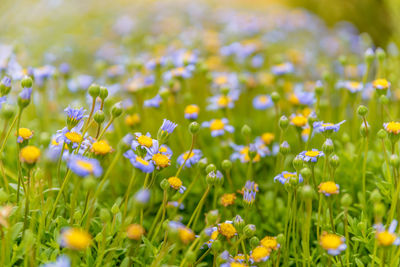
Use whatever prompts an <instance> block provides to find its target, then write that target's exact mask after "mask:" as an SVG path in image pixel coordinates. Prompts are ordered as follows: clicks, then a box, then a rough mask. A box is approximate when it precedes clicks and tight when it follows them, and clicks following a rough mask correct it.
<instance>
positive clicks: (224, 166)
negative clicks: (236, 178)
mask: <svg viewBox="0 0 400 267" xmlns="http://www.w3.org/2000/svg"><path fill="white" fill-rule="evenodd" d="M221 167H222V169H223V170H224V171H229V170H230V169H232V161H230V160H229V159H224V160H223V161H222V163H221Z"/></svg>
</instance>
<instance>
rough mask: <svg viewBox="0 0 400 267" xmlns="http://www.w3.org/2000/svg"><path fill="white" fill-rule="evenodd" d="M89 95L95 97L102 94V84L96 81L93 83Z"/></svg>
mask: <svg viewBox="0 0 400 267" xmlns="http://www.w3.org/2000/svg"><path fill="white" fill-rule="evenodd" d="M88 92H89V95H90V96H91V97H93V98H96V97H98V96H99V94H100V86H98V85H97V84H95V83H92V84H91V85H90V86H89V89H88Z"/></svg>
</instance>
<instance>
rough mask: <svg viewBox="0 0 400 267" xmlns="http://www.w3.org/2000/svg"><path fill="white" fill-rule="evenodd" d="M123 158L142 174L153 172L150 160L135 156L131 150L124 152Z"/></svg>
mask: <svg viewBox="0 0 400 267" xmlns="http://www.w3.org/2000/svg"><path fill="white" fill-rule="evenodd" d="M124 157H125V158H127V159H129V161H130V162H131V164H132V165H133V167H135V168H137V169H139V170H141V171H142V172H144V173H151V172H153V171H154V165H153V163H152V162H151V161H150V160H148V159H144V158H142V157H140V156H138V155H136V154H135V153H134V152H133V151H132V150H128V151H126V152H125V153H124Z"/></svg>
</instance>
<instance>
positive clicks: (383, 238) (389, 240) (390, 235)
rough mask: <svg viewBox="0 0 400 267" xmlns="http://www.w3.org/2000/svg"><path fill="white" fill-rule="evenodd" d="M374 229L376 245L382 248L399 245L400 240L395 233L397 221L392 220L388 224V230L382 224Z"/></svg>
mask: <svg viewBox="0 0 400 267" xmlns="http://www.w3.org/2000/svg"><path fill="white" fill-rule="evenodd" d="M374 227H375V229H376V234H375V237H376V240H377V241H378V244H379V245H381V246H384V247H387V246H391V245H395V246H398V245H400V238H399V237H398V236H397V234H396V233H395V231H396V227H397V221H396V220H393V221H392V222H391V223H390V226H389V228H388V230H386V229H385V227H384V226H383V224H382V223H380V224H378V225H375V226H374Z"/></svg>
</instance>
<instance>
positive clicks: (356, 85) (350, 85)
mask: <svg viewBox="0 0 400 267" xmlns="http://www.w3.org/2000/svg"><path fill="white" fill-rule="evenodd" d="M336 87H338V88H344V89H346V90H348V91H349V92H351V93H357V92H359V91H361V90H362V89H363V88H364V87H363V84H362V83H360V82H355V81H340V82H338V83H337V85H336Z"/></svg>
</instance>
